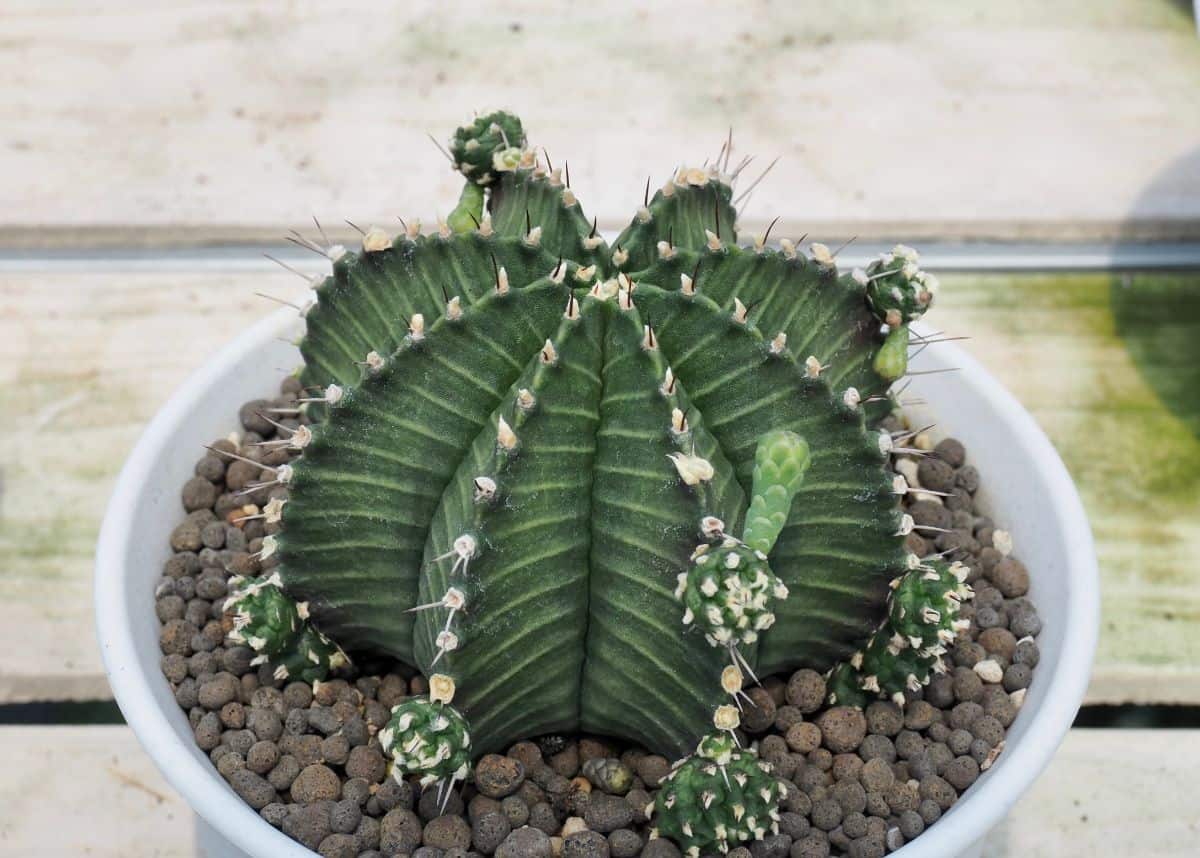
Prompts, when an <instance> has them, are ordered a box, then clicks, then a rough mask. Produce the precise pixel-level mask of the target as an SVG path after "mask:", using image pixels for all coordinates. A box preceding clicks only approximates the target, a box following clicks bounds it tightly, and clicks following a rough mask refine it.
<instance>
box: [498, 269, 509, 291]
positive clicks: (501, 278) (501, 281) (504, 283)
mask: <svg viewBox="0 0 1200 858" xmlns="http://www.w3.org/2000/svg"><path fill="white" fill-rule="evenodd" d="M496 294H497V295H507V294H508V272H507V271H506V270H505V269H504V266H503V265H501V266H500V268H499V270H497V271H496Z"/></svg>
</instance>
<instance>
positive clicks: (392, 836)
mask: <svg viewBox="0 0 1200 858" xmlns="http://www.w3.org/2000/svg"><path fill="white" fill-rule="evenodd" d="M299 394H300V384H299V382H298V381H297V380H296V379H294V378H291V377H289V378H287V379H286V380H285V381H284V382H283V384H282V386H281V391H280V395H279V396H278V397H276V398H274V399H271V400H256V401H253V402H248V403H246V404H245V405H244V406H242V408H241V409H240V411H239V418H240V421H241V424H242V427H243V430H244V431H242V432H241V433H238V434H237V435H231V436H230V437H229V438H223V439H219V440H217V441H215V442H214V443H213V444H212V445H211V447H212V448H213V450H212V451H209V452H207V453H206V454H205V455H204V456H202V457H201V458H200V460H199V461H198V462H197V463H196V468H195V476H193V477H192V478H191V479H189V480H188V481H187V482H186V483H185V484H184V486H183V490H182V501H183V506H184V509H185V510H186V512H187V517H186V518H185V520H184V521H183V523H181V524H180V525H179V526H178V527H176V528H175V529H174V531H172V533H171V535H170V544H171V548H172V550H173V552H174V553H173V554H172V556H171V557H170V559H169V560H167V562H166V565H165V568H164V569H163V576H162V578H161V579H160V581H159V583H158V586H157V590H156V596H157V602H156V610H157V614H158V618H159V621H160V622H161V623H162V632H161V637H160V645H161V648H162V653H163V656H162V671H163V674H164V675H165V676H166V678H167V680H168V681H169V682H170V684H171V688H172V690H173V691H174V694H175V699H176V701H177V702H178V703H179V706H180V707H181V708H182V709H183V710H184V711H185V712H187V714H188V719H189V721H190V723H191V725H192V729H193V731H194V733H195V740H196V744H197V745H198V746H199V747H200V748H201V749H203V750H204V751H206V752H207V753H208V755H209V757H210V759H211V760H212V762H213V765H214V766H215V767H216V769H217V771H218V772H219V773H220V774H221V776H222V777H224V778H225V779H226V780H227V781H228V782H229V784H230V786H232V787H233V789H234V790H235V791H236V792H237V794H238V795H239V796H241V797H242V798H243V799H244V800H245V801H246V803H247V804H249V805H250V806H251V807H253V808H254V809H255V810H257V811H258V812H259V814H260V815H261V816H262V817H263V819H265V820H266V821H267V822H268V823H270V824H271V825H273V826H275V827H276V828H278V829H280V830H282V831H283V832H284V833H285V834H287V835H288V836H289V837H292V838H294V839H295V840H297V841H299V842H300V843H303V844H304V845H305V846H308V847H309V848H311V849H313V850H316V851H318V852H319V853H320V854H321V855H324V856H328V857H329V858H335V856H336V858H354V856H358V858H377V856H412V858H468V856H470V858H478V856H482V855H495V856H496V858H610V856H611V858H634V856H638V855H641V856H643V858H678V856H679V855H680V852H679V849H678V848H677V847H676V845H675V844H674V843H672V842H670V841H669V840H666V839H663V838H657V839H650V838H649V830H650V827H651V826H650V825H649V824H648V823H647V819H646V815H645V809H646V806H647V805H649V804H650V803H651V802H652V801H653V799H654V795H655V786H656V785H657V784H658V782H659V780H660V778H662V777H663V776H664V775H665V774H666V773H667V772H668V771H669V770H670V762H669V761H668V760H667V759H666V758H664V757H662V756H659V755H657V754H650V753H647V752H646V751H645V750H643V749H640V748H631V747H627V746H625V745H623V744H620V743H618V742H615V741H613V740H610V739H606V738H602V737H596V736H542V737H531V739H530V740H528V741H522V742H518V743H517V744H515V745H513V746H512V747H511V748H509V749H508V752H507V754H506V755H505V756H500V755H497V754H489V755H487V756H484V757H483V758H481V759H480V760H479V761H478V763H477V764H476V766H475V771H474V777H473V779H472V781H473V782H472V783H469V784H467V785H465V786H462V787H460V788H456V789H455V790H454V792H453V794H452V795H451V796H450V799H449V802H448V804H447V806H446V813H445V814H444V815H439V813H438V805H437V802H436V798H437V796H436V793H437V790H436V788H432V789H428V790H421V789H420V787H419V786H418V785H417V784H416V782H415V780H410V781H405V782H399V781H396V780H395V779H393V778H392V777H390V776H389V775H388V766H387V760H386V759H385V757H384V755H383V753H382V750H381V748H380V745H379V741H378V740H377V739H376V733H377V731H378V730H379V729H380V728H381V727H382V726H384V724H385V723H386V722H387V720H388V717H389V713H390V710H391V707H392V706H394V705H396V704H397V703H398V702H400V701H401V700H403V699H404V698H405V696H407V695H418V694H424V693H426V691H427V684H426V681H425V678H424V677H422V676H420V675H419V674H415V673H414V672H413V671H412V670H411V669H409V668H406V667H404V666H401V665H396V664H394V663H390V664H372V663H368V662H362V661H360V662H359V663H357V664H356V665H355V666H353V667H351V668H349V669H347V670H345V671H344V672H342V673H341V674H339V675H338V676H337V678H333V679H330V680H329V681H326V682H319V683H314V684H311V685H310V684H309V683H305V682H281V681H277V680H275V679H274V678H273V677H272V675H271V671H270V670H269V668H267V667H265V666H264V667H259V668H257V669H256V668H253V667H251V664H250V662H251V659H252V657H253V653H252V652H251V651H250V650H249V649H248V648H247V647H245V646H237V645H233V644H232V643H230V642H228V641H227V640H226V637H225V635H226V633H227V632H228V631H229V628H230V624H231V623H230V619H229V618H228V617H226V616H225V615H224V610H223V609H224V601H225V596H226V588H227V585H228V580H229V578H230V576H231V575H233V574H241V575H255V574H258V573H260V572H262V571H263V570H264V569H269V568H270V567H271V566H272V565H273V564H274V562H275V558H273V557H272V558H268V559H267V560H266V561H263V562H260V561H258V560H256V559H255V557H254V555H255V553H256V552H258V551H259V550H260V548H261V547H262V538H263V537H264V536H266V535H267V534H270V533H272V532H274V531H276V530H277V529H278V525H274V524H264V523H263V521H262V520H261V519H246V520H239V519H241V518H243V517H244V516H251V515H255V514H257V513H258V511H259V509H260V508H261V507H262V506H263V505H264V504H266V503H267V501H268V500H269V499H271V498H272V497H286V495H287V489H286V488H284V487H281V486H274V487H271V488H269V489H256V490H253V491H249V492H246V493H244V494H240V492H243V490H245V489H246V487H247V486H248V485H252V484H254V483H256V482H259V481H266V480H269V479H270V478H271V477H270V472H269V471H264V470H263V469H262V467H260V465H261V466H277V465H280V464H283V463H284V462H286V461H287V460H288V459H289V458H290V457H291V453H290V452H289V451H288V450H286V449H281V448H280V447H279V446H267V447H263V446H256V444H257V443H258V442H260V441H269V440H273V439H275V438H276V437H277V436H276V432H277V429H276V426H275V425H274V423H278V424H280V425H282V426H284V427H287V428H288V429H291V428H295V427H296V426H298V425H299V421H302V420H303V419H304V418H303V417H299V416H297V415H296V414H295V412H294V410H292V411H289V409H294V408H295V405H296V399H297V397H298V395H299ZM884 427H885V428H886V429H888V430H890V431H893V432H896V433H900V432H902V431H903V430H904V427H903V425H902V424H901V422H900V420H898V419H896V418H889V419H888V420H887V421H886V422H885V424H884ZM286 435H287V433H280V435H279V436H278V437H286ZM904 443H905V445H906V446H908V447H911V448H913V449H916V450H920V451H922V453H924V455H911V456H905V457H902V458H900V459H898V460H897V462H896V469H897V471H898V472H900V473H902V474H903V475H904V476H905V478H906V479H907V481H908V483H909V485H910V486H912V487H914V488H916V489H918V491H914V492H911V493H909V494H908V495H907V496H906V497H905V499H904V501H903V503H904V506H905V507H906V509H907V511H908V512H909V514H911V515H912V517H913V519H914V521H915V523H916V526H917V527H916V529H915V530H914V531H913V533H912V534H910V535H909V536H908V547H909V549H910V550H911V551H912V552H914V553H916V554H917V555H918V556H926V555H930V554H935V553H940V552H944V553H945V556H947V557H948V558H950V559H955V560H961V561H962V562H963V563H965V564H966V565H967V566H968V567H969V569H970V576H969V577H968V579H967V580H968V582H969V583H970V584H972V586H974V587H975V590H976V597H975V599H974V601H970V602H966V603H965V604H964V605H963V607H962V616H964V617H965V618H967V619H969V620H970V621H971V627H970V629H969V631H968V632H967V633H965V634H963V635H961V636H960V638H959V640H958V641H957V642H956V643H955V644H954V645H953V647H952V648H951V651H950V653H949V654H948V655H947V657H946V661H947V665H948V667H949V672H947V673H945V674H942V675H939V676H936V677H935V678H934V679H933V681H932V682H931V683H930V684H929V685H928V686H927V687H926V688H924V689H922V690H921V691H918V692H915V693H911V694H909V695H907V699H906V702H905V704H904V705H903V706H899V705H897V704H896V703H894V702H891V701H883V700H881V701H877V702H874V703H871V704H870V705H869V706H868V707H867V708H866V710H865V711H859V710H857V709H851V708H847V707H826V706H825V703H824V701H825V696H826V694H825V680H824V678H823V677H822V676H821V675H820V674H818V673H816V672H814V671H811V670H799V671H796V672H795V673H793V674H791V675H790V676H772V677H767V678H765V679H764V680H763V684H762V686H756V687H753V688H750V689H748V692H749V695H750V697H751V699H752V700H753V705H752V706H750V705H748V706H747V708H746V711H745V712H744V713H743V718H742V722H743V731H744V732H743V733H742V736H741V738H742V740H743V743H757V747H758V750H759V753H760V755H761V756H762V758H763V759H764V760H766V761H768V762H769V763H771V765H772V766H774V769H775V772H776V774H777V775H778V776H779V777H781V778H783V779H784V780H785V781H786V782H787V785H788V791H787V797H786V799H785V800H784V802H783V806H782V808H781V811H782V819H781V821H780V825H779V833H778V834H777V835H771V836H768V837H766V838H765V839H763V840H761V841H758V842H754V843H751V844H748V846H747V847H742V848H738V849H734V850H733V851H732V852H731V853H730V854H731V855H732V856H733V858H785V856H790V858H823V856H829V855H848V856H853V858H869V856H881V855H884V854H885V853H887V852H890V851H893V850H895V849H898V848H899V847H900V846H902V845H903V844H904V843H906V842H907V841H909V840H912V839H913V838H914V837H917V836H918V835H920V834H921V832H922V831H924V830H925V829H926V828H927V827H928V826H930V825H932V824H933V823H935V822H936V821H937V820H938V818H939V817H940V816H941V815H942V814H943V813H945V812H946V810H947V809H949V808H950V807H951V805H953V804H954V802H955V800H956V799H957V798H958V797H959V795H960V794H961V793H962V792H963V791H965V790H966V789H967V788H969V787H970V786H971V785H972V784H973V783H974V782H975V781H976V780H977V779H978V778H979V777H980V776H981V773H982V772H984V771H986V769H987V768H988V767H989V766H990V765H991V764H992V763H993V762H994V761H995V759H996V757H997V756H998V755H999V753H1000V752H1001V751H1002V750H1003V748H1004V735H1005V730H1006V728H1007V727H1008V726H1009V725H1010V724H1011V723H1012V721H1013V718H1014V717H1016V714H1017V710H1018V709H1019V708H1020V705H1021V701H1022V699H1023V698H1024V694H1025V689H1026V687H1027V686H1028V685H1029V683H1030V680H1031V678H1032V674H1033V670H1034V668H1035V667H1036V666H1037V662H1038V645H1037V642H1036V637H1037V635H1038V632H1039V631H1040V630H1041V621H1040V620H1039V618H1038V614H1037V611H1036V609H1035V607H1034V605H1033V603H1032V602H1031V601H1030V600H1029V599H1028V598H1027V597H1026V591H1027V590H1028V588H1029V573H1028V572H1027V570H1026V569H1025V566H1024V565H1023V564H1022V563H1021V561H1020V560H1018V559H1016V557H1015V556H1014V555H1013V554H1012V553H1011V552H1012V540H1011V538H1010V537H1009V536H1008V534H1007V533H1006V532H1004V531H1003V530H1001V529H999V528H997V526H996V524H995V523H994V522H993V521H992V520H991V519H989V518H988V517H987V516H985V515H982V514H980V513H979V512H977V511H976V509H975V502H974V495H975V492H976V491H977V489H978V487H979V482H980V476H979V473H978V472H977V471H976V470H975V468H974V467H972V466H971V465H969V464H967V456H966V451H965V450H964V448H963V445H962V444H960V443H959V442H958V441H956V440H954V439H952V438H947V439H945V440H943V441H941V442H940V443H938V444H937V445H936V446H934V445H933V444H932V442H931V439H930V438H929V437H928V436H927V435H925V434H917V435H915V437H912V438H910V439H908V440H906V441H905V442H904ZM223 453H237V454H238V455H240V456H243V457H246V458H249V459H253V460H254V461H255V462H258V463H259V464H249V463H246V462H242V461H237V460H233V459H230V458H229V457H228V456H225V455H223ZM920 488H924V489H929V490H932V491H937V492H943V493H946V496H945V497H943V496H941V495H931V494H922V493H920V492H919V489H920ZM934 528H937V529H934ZM150 538H156V537H155V536H154V535H150ZM512 692H513V693H514V694H520V693H522V691H521V689H520V688H513V689H512ZM589 761H596V762H592V763H591V764H590V765H589Z"/></svg>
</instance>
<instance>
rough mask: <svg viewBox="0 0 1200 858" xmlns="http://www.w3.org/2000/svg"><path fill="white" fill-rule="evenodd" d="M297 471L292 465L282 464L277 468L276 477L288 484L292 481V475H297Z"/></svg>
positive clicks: (277, 479)
mask: <svg viewBox="0 0 1200 858" xmlns="http://www.w3.org/2000/svg"><path fill="white" fill-rule="evenodd" d="M295 473H296V472H295V471H294V470H292V466H291V465H280V466H279V467H278V468H277V469H276V470H275V479H276V481H278V482H280V483H283V484H285V485H286V484H287V483H290V482H291V481H292V477H293V476H295Z"/></svg>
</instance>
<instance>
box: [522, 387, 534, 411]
mask: <svg viewBox="0 0 1200 858" xmlns="http://www.w3.org/2000/svg"><path fill="white" fill-rule="evenodd" d="M535 405H537V397H536V396H534V395H533V393H532V391H530V390H529V388H527V387H522V388H521V389H520V390H518V391H517V407H518V408H520V409H521V410H522V411H532V410H533V406H535Z"/></svg>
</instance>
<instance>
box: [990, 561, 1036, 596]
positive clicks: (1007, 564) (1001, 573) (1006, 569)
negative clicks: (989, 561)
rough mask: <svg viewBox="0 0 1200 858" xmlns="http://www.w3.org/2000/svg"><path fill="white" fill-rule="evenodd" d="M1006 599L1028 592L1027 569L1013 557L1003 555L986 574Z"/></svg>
mask: <svg viewBox="0 0 1200 858" xmlns="http://www.w3.org/2000/svg"><path fill="white" fill-rule="evenodd" d="M988 579H989V580H990V581H991V582H992V583H993V584H995V585H996V589H997V590H999V591H1000V592H1001V593H1002V594H1003V595H1004V597H1005V598H1006V599H1015V598H1017V597H1018V596H1024V595H1025V594H1026V593H1028V592H1029V570H1028V569H1026V568H1025V564H1024V563H1022V562H1021V561H1020V560H1018V559H1017V558H1015V557H1003V558H1001V559H1000V561H999V562H998V563H996V565H995V567H994V568H993V569H992V571H991V572H990V573H989V574H988Z"/></svg>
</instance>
